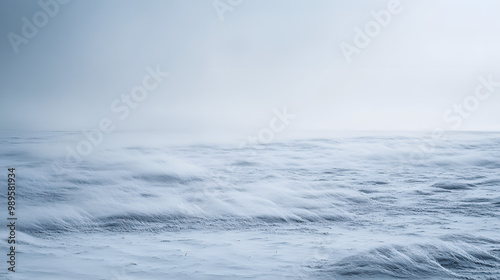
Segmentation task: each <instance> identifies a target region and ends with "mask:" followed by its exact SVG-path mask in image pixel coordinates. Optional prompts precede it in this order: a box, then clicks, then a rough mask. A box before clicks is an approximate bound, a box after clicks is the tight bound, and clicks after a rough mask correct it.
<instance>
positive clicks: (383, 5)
mask: <svg viewBox="0 0 500 280" xmlns="http://www.w3.org/2000/svg"><path fill="white" fill-rule="evenodd" d="M42 2H51V1H50V0H42ZM237 2H238V1H235V0H232V1H228V0H221V1H220V3H223V4H222V6H218V7H219V9H221V7H224V5H230V3H236V4H234V6H233V7H231V9H232V10H230V11H225V12H223V11H222V10H219V11H218V12H219V13H218V12H217V10H216V8H214V1H211V0H210V1H200V0H197V1H194V0H192V1H186V0H175V1H174V0H170V1H168V0H167V1H160V0H157V1H153V0H149V1H144V0H140V1H139V0H134V1H130V0H128V1H123V0H120V1H118V0H114V1H110V0H108V1H97V0H92V1H91V0H85V1H83V0H73V1H70V2H69V3H68V4H65V5H63V4H58V9H59V10H58V11H57V10H55V12H54V9H55V7H54V6H53V5H52V6H50V7H49V8H50V9H52V11H53V16H48V17H47V19H48V20H47V22H45V23H44V22H43V20H44V17H43V15H42V14H41V13H40V11H43V9H42V8H41V7H40V6H39V4H38V1H6V0H2V1H0V6H1V7H0V34H1V35H2V37H1V38H2V39H1V41H0V50H1V52H0V62H1V64H0V67H1V68H0V74H1V76H0V77H1V80H0V98H1V102H0V128H1V129H29V130H82V129H92V128H96V127H98V125H99V121H100V120H102V119H103V118H109V119H111V120H112V121H113V122H114V124H116V126H117V128H118V129H124V130H135V129H161V130H165V131H194V132H197V131H205V132H206V131H223V132H224V131H225V132H227V131H239V130H246V131H253V130H255V129H259V128H262V127H266V126H268V123H269V120H270V119H271V118H272V117H273V109H275V108H276V109H278V110H280V111H281V110H282V108H283V107H284V106H286V108H287V111H288V112H290V113H293V114H294V115H296V118H295V119H294V120H293V121H292V122H291V124H290V126H291V127H293V129H294V130H297V131H300V130H428V129H434V128H443V129H456V130H500V110H499V109H498V108H500V87H496V88H495V87H490V89H492V92H491V93H492V94H490V96H487V97H485V95H486V93H488V89H487V88H486V87H485V86H483V88H482V92H481V93H482V94H483V95H482V96H483V97H484V98H483V100H480V99H478V98H477V97H474V93H475V90H476V88H477V87H478V86H481V82H480V81H479V80H478V78H479V77H484V78H485V79H491V80H492V81H494V82H496V81H498V82H500V69H499V67H500V51H499V50H500V16H499V15H498V12H499V11H500V1H496V0H491V1H487V0H482V1H470V0H462V1H457V0H448V1H439V0H427V1H401V7H400V8H399V12H398V13H394V14H392V15H391V19H390V21H388V24H386V25H387V26H385V27H381V28H380V30H379V31H377V30H375V29H373V30H375V31H373V32H375V33H376V34H375V35H373V34H372V35H373V37H372V38H371V39H370V43H369V44H368V45H367V46H364V48H358V51H357V52H356V53H353V54H352V55H350V56H349V59H346V56H345V55H344V53H343V51H342V48H341V47H340V46H341V43H342V42H344V43H345V44H348V45H350V46H352V47H356V45H355V37H356V36H357V35H356V34H357V33H356V28H360V29H362V30H364V29H365V27H366V26H367V25H370V24H372V23H370V22H371V21H373V20H374V16H373V15H372V14H371V12H372V11H374V12H379V11H381V10H383V9H385V10H387V9H388V8H387V7H388V3H390V1H388V0H384V1H378V0H358V1H348V0H344V1H332V0H302V1H290V0H243V1H241V3H240V4H238V3H237ZM220 15H222V18H223V20H221V16H220ZM23 17H26V19H27V20H28V21H29V22H30V24H32V23H33V22H34V20H38V21H39V24H41V25H42V27H39V28H37V29H38V30H37V31H36V32H34V35H33V34H31V35H30V34H28V35H30V36H32V38H26V36H24V35H23V25H25V24H26V23H25V21H23V19H22V18H23ZM34 17H35V18H34ZM40 21H41V23H40ZM24 29H26V28H24ZM25 31H26V30H25ZM28 31H29V30H28ZM31 31H33V30H31ZM9 34H10V35H9ZM13 34H15V35H13ZM13 36H14V37H13ZM15 36H18V37H15ZM12 38H16V39H17V40H18V41H15V43H13V39H12ZM19 38H22V39H19ZM19 40H22V43H20V41H19ZM339 44H340V45H339ZM345 44H344V46H345ZM16 50H17V53H16ZM348 60H350V62H349V61H348ZM148 66H149V67H151V68H153V69H155V68H156V67H157V66H158V67H159V68H160V69H161V71H164V72H169V73H170V75H169V77H168V78H165V79H163V81H162V82H161V83H159V85H158V87H156V88H155V89H154V90H150V91H148V92H147V97H146V98H145V99H144V100H142V101H140V102H136V103H137V104H136V105H137V108H130V112H129V114H128V115H127V116H126V117H124V118H123V119H120V117H123V116H122V115H121V114H119V113H116V112H114V111H113V110H112V109H111V107H112V104H113V102H114V101H115V100H116V99H117V98H118V100H120V98H121V96H122V95H130V93H131V90H132V89H133V88H134V87H136V86H140V85H142V83H143V79H144V77H145V76H146V75H147V74H148V72H147V70H146V68H147V67H148ZM150 82H153V80H150ZM493 84H494V83H493ZM495 89H496V91H495ZM474 98H476V101H478V102H477V104H475V101H474ZM465 101H466V102H469V104H468V105H467V106H468V107H469V109H470V111H467V109H464V110H465V113H464V112H462V114H463V115H460V114H459V113H458V112H455V111H454V110H455V109H454V104H462V103H463V102H465ZM119 102H121V101H119ZM115 105H117V104H115ZM471 108H473V109H471ZM449 110H451V111H449ZM445 115H447V117H448V121H446V120H445V119H444V116H445ZM459 119H460V120H459Z"/></svg>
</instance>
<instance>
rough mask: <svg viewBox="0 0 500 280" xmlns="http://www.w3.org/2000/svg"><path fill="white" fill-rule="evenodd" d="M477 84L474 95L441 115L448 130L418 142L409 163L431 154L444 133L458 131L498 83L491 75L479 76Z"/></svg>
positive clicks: (434, 131) (439, 129)
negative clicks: (448, 126) (447, 125)
mask: <svg viewBox="0 0 500 280" xmlns="http://www.w3.org/2000/svg"><path fill="white" fill-rule="evenodd" d="M477 79H478V81H479V82H478V84H477V86H476V88H475V89H474V93H472V94H469V95H468V96H466V97H465V98H464V99H463V100H462V101H461V102H459V103H455V104H453V107H452V108H450V109H448V110H446V111H445V112H444V114H443V121H444V122H445V123H446V124H449V125H451V127H450V128H448V129H446V127H444V128H435V129H434V130H433V132H432V133H431V135H429V137H428V139H422V140H420V144H419V145H418V146H417V147H416V149H414V150H413V151H412V152H411V154H410V155H409V156H408V162H409V163H415V162H416V161H417V160H421V159H423V158H425V157H426V156H428V154H430V153H433V152H434V151H435V149H436V146H437V144H438V142H439V141H441V140H444V139H445V137H446V131H450V130H451V131H456V130H458V129H460V127H461V126H462V125H463V123H464V122H465V120H466V119H468V118H470V117H471V116H472V113H474V112H475V111H477V110H478V109H479V107H480V106H481V103H484V102H485V101H486V100H488V99H489V98H491V96H492V95H493V93H495V92H497V90H498V88H499V87H500V82H496V81H494V80H493V77H492V75H488V77H484V76H480V77H478V78H477Z"/></svg>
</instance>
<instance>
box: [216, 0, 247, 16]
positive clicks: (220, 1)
mask: <svg viewBox="0 0 500 280" xmlns="http://www.w3.org/2000/svg"><path fill="white" fill-rule="evenodd" d="M241 3H243V0H215V1H214V2H213V4H212V5H213V7H214V9H215V12H216V13H217V16H218V17H219V19H220V20H221V21H224V14H225V13H227V12H232V11H234V9H235V8H236V7H238V6H239V5H241Z"/></svg>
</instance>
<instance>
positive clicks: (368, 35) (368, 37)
mask: <svg viewBox="0 0 500 280" xmlns="http://www.w3.org/2000/svg"><path fill="white" fill-rule="evenodd" d="M401 11H403V7H402V6H401V3H400V2H399V0H389V2H388V3H387V9H382V10H380V11H378V12H375V11H371V12H370V14H371V15H372V17H373V20H370V21H369V22H367V23H366V24H365V26H364V29H361V28H359V27H358V26H356V27H355V28H354V32H355V34H354V40H353V43H354V45H352V44H349V43H346V42H344V41H342V42H340V43H339V47H340V50H341V51H342V54H343V55H344V57H345V59H346V60H347V63H351V61H352V56H353V55H357V54H360V53H361V51H362V50H364V49H365V48H367V47H368V46H369V45H370V44H371V42H372V40H373V39H375V38H376V37H378V36H379V35H380V33H381V32H382V29H383V28H386V27H387V26H389V24H390V23H391V21H392V18H393V16H394V15H397V14H399V13H401Z"/></svg>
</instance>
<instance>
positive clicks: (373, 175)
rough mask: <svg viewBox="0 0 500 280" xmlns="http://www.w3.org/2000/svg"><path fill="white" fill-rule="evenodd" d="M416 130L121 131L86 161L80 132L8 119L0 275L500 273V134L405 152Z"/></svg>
mask: <svg viewBox="0 0 500 280" xmlns="http://www.w3.org/2000/svg"><path fill="white" fill-rule="evenodd" d="M418 136H420V135H413V134H401V135H390V134H377V135H375V134H374V135H368V134H367V135H363V136H360V135H358V136H352V135H351V136H340V135H337V136H332V137H320V138H318V137H315V138H302V139H294V140H293V139H290V140H286V141H285V140H283V141H275V142H273V143H269V144H262V145H257V146H247V147H244V148H236V146H237V145H227V144H221V143H219V144H214V143H212V142H210V143H208V142H207V143H203V144H200V143H199V142H198V143H196V142H194V141H193V142H191V143H189V142H186V143H184V144H182V143H178V142H177V143H174V142H172V141H169V139H171V138H169V137H168V136H166V135H163V134H151V133H143V134H138V133H135V134H133V135H127V134H124V133H116V134H115V135H112V136H108V137H107V138H106V139H105V140H104V141H103V143H102V144H100V145H98V146H97V147H95V148H94V150H93V151H92V153H91V154H90V155H89V156H86V157H85V158H84V160H83V161H82V162H80V163H75V162H71V161H70V162H68V161H66V160H65V155H66V152H65V147H66V146H67V145H73V146H75V145H76V144H77V143H78V142H79V141H81V140H83V139H85V138H84V137H83V135H82V134H81V133H77V132H75V133H69V132H36V133H35V132H32V133H5V134H3V135H2V136H0V138H1V141H2V146H1V147H0V155H1V157H0V162H1V166H2V168H4V169H5V172H4V173H5V174H7V171H6V169H7V168H8V167H15V168H16V176H17V185H18V191H17V196H18V212H17V215H18V219H19V221H18V229H17V231H18V232H17V239H18V242H19V244H18V246H17V248H18V249H17V250H18V259H17V265H16V270H17V272H15V273H7V264H6V260H7V258H6V253H7V242H6V241H5V240H4V242H2V243H1V246H0V250H1V252H5V253H2V256H4V257H3V258H2V259H3V261H2V263H3V264H4V265H3V267H4V268H3V269H2V270H1V271H0V273H1V274H0V277H1V278H3V279H30V280H31V279H51V280H56V279H400V278H406V279H500V215H499V211H500V192H499V191H500V169H499V168H500V137H499V136H500V134H498V133H497V134H495V133H448V134H447V135H446V139H444V140H439V141H435V142H432V141H431V142H429V141H428V142H429V143H430V144H429V146H430V148H431V149H430V150H429V151H428V152H426V153H424V154H423V156H422V154H419V156H418V157H413V160H409V155H410V154H412V153H414V152H415V151H416V150H418V146H419V145H420V144H421V142H418V141H417V139H418ZM54 164H55V165H54ZM6 178H7V176H5V181H6V180H7V179H6ZM0 203H1V205H4V206H6V191H1V192H0ZM2 208H4V209H5V211H4V210H2V211H0V215H1V216H0V217H1V218H2V219H3V220H4V221H6V216H7V215H6V214H7V211H6V207H2ZM0 234H1V235H2V236H4V238H5V237H6V236H8V232H7V230H6V228H5V227H2V229H1V230H0Z"/></svg>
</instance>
